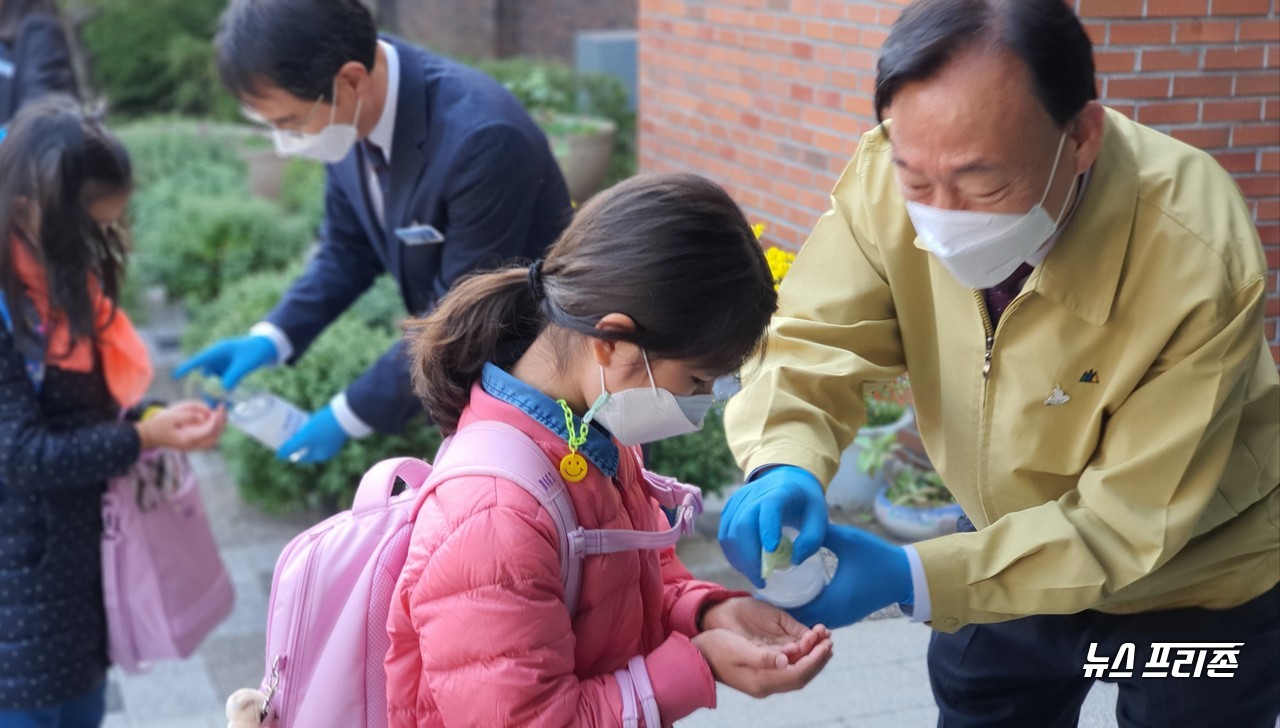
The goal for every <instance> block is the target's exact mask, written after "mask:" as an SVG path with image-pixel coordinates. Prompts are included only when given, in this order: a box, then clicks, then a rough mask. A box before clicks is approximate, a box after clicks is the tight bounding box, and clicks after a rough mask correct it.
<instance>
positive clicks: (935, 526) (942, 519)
mask: <svg viewBox="0 0 1280 728" xmlns="http://www.w3.org/2000/svg"><path fill="white" fill-rule="evenodd" d="M888 489H889V488H888V486H887V485H886V486H885V487H883V488H881V489H880V491H879V492H878V493H876V497H875V514H876V521H878V522H879V523H880V525H881V526H883V527H884V530H886V531H888V532H889V533H890V534H892V535H894V536H896V537H897V538H899V539H902V540H903V541H924V540H927V539H930V538H935V537H937V536H946V535H947V534H951V533H955V532H956V529H957V524H958V522H959V520H960V516H962V515H964V509H963V508H961V507H960V504H959V503H948V504H947V505H943V506H936V507H933V508H919V507H916V506H900V505H896V504H894V503H892V502H890V500H889V498H888V496H887V495H886V494H885V493H886V491H887V490H888Z"/></svg>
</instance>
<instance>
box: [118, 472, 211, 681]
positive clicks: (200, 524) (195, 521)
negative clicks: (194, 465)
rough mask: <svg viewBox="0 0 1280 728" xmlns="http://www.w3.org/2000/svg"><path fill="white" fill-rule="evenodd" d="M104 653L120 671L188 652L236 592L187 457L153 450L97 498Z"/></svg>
mask: <svg viewBox="0 0 1280 728" xmlns="http://www.w3.org/2000/svg"><path fill="white" fill-rule="evenodd" d="M102 520H103V530H102V591H103V601H104V604H105V606H106V612H107V635H108V639H107V651H108V654H109V655H110V657H111V661H112V662H114V663H115V664H117V665H119V666H120V668H121V669H123V670H124V671H125V672H132V673H136V672H142V671H144V670H146V669H147V667H148V666H149V663H151V662H153V661H155V660H163V659H173V658H184V657H189V656H190V655H191V653H192V652H195V650H196V648H197V647H199V646H200V643H201V642H202V641H203V640H204V638H205V637H207V636H208V635H209V633H210V632H212V631H213V630H214V628H215V627H217V626H218V625H219V624H220V623H221V622H222V620H224V619H226V618H227V616H228V615H229V614H231V608H232V605H233V604H234V602H235V593H234V591H233V590H232V588H231V579H230V577H229V576H228V575H227V569H226V567H225V566H224V565H223V563H222V558H221V557H220V556H219V554H218V545H217V543H216V542H215V541H214V539H213V532H212V531H211V530H210V528H209V519H208V516H206V515H205V510H204V504H203V503H202V502H201V500H200V489H199V487H198V486H197V483H196V479H195V475H194V474H193V473H192V471H191V465H190V463H189V462H188V461H187V457H186V455H185V454H183V453H181V452H178V451H176V450H167V449H161V450H151V451H148V452H145V453H143V455H142V457H141V458H140V459H139V460H138V462H137V463H136V464H135V465H134V466H133V468H132V469H130V470H129V472H128V473H127V474H125V475H123V476H120V477H118V478H113V479H112V480H111V482H110V483H109V484H108V486H107V492H106V493H105V494H104V495H103V496H102Z"/></svg>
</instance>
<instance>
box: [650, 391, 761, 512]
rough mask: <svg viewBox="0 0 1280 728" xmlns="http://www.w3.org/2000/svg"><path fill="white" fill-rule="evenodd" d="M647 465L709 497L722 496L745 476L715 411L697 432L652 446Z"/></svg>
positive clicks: (656, 471) (722, 419)
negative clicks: (711, 495)
mask: <svg viewBox="0 0 1280 728" xmlns="http://www.w3.org/2000/svg"><path fill="white" fill-rule="evenodd" d="M646 465H647V466H648V468H649V469H650V470H652V471H654V472H655V473H662V474H663V475H670V476H671V477H673V478H678V479H679V480H681V481H683V482H685V483H689V484H691V485H696V486H698V487H699V488H702V490H703V491H705V492H708V493H719V492H720V491H721V490H723V489H724V487H725V486H726V485H728V484H729V483H731V482H732V481H734V480H735V479H737V478H739V477H741V475H742V472H741V471H740V470H738V466H737V463H735V462H734V459H733V453H731V452H730V451H729V443H728V441H727V440H726V439H725V434H724V416H723V415H722V414H720V413H719V412H716V411H714V410H713V411H711V412H709V413H708V414H707V419H706V422H705V424H703V426H702V429H701V430H699V431H698V432H694V433H691V434H688V435H682V436H680V437H673V438H671V439H669V440H662V441H660V442H655V443H653V445H651V446H650V448H649V459H648V462H646Z"/></svg>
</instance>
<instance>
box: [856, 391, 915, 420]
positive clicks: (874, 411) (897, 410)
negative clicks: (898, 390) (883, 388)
mask: <svg viewBox="0 0 1280 728" xmlns="http://www.w3.org/2000/svg"><path fill="white" fill-rule="evenodd" d="M863 404H864V405H865V406H866V408H867V424H866V425H865V426H866V427H882V426H884V425H892V424H893V423H895V422H897V421H898V420H899V419H901V418H902V415H903V413H905V412H906V411H907V406H906V405H905V404H902V403H901V402H894V401H893V400H890V399H876V398H874V397H870V396H868V397H866V398H864V399H863Z"/></svg>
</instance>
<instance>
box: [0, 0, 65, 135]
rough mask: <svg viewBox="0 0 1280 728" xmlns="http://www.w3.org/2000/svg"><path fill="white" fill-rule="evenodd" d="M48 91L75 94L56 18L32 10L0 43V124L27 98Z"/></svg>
mask: <svg viewBox="0 0 1280 728" xmlns="http://www.w3.org/2000/svg"><path fill="white" fill-rule="evenodd" d="M49 93H65V94H71V95H73V96H74V95H75V94H76V80H75V74H74V73H72V70H71V53H70V51H68V50H67V36H66V34H65V33H63V32H62V26H61V25H59V24H58V19H57V18H55V17H53V16H52V15H47V14H45V13H35V14H33V15H31V16H30V17H28V18H27V19H26V20H24V21H22V24H21V25H20V26H19V29H18V33H17V38H15V39H14V40H13V42H12V43H0V126H3V125H6V124H8V123H9V121H10V120H11V119H12V118H13V116H14V115H15V114H17V113H18V110H19V109H21V108H22V106H23V105H24V104H26V103H28V102H31V101H34V100H35V99H37V98H39V97H41V96H44V95H45V94H49Z"/></svg>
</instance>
